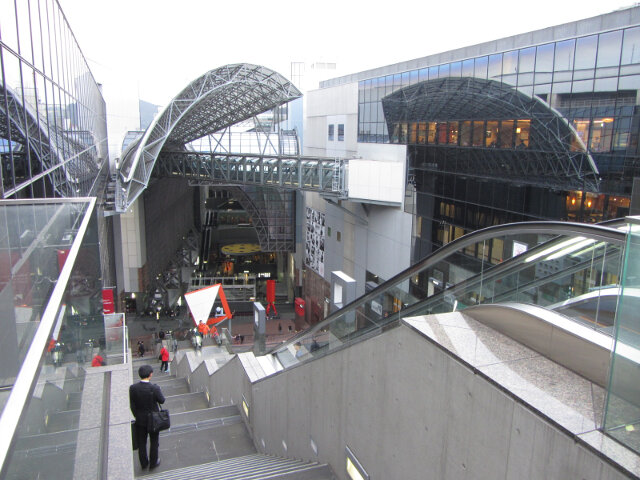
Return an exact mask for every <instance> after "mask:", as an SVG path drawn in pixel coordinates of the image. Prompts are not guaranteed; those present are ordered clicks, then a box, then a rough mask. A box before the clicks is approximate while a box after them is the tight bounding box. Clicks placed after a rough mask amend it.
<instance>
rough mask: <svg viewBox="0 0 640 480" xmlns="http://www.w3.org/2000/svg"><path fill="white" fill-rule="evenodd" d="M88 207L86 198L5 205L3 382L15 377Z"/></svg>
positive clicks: (0, 303) (0, 246)
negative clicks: (73, 201)
mask: <svg viewBox="0 0 640 480" xmlns="http://www.w3.org/2000/svg"><path fill="white" fill-rule="evenodd" d="M86 209H87V204H86V202H84V203H55V202H53V203H49V204H43V203H34V204H25V203H22V202H2V203H0V221H1V222H0V230H2V232H1V235H0V238H1V240H0V265H2V267H1V268H0V284H1V290H0V308H2V311H3V312H4V315H5V317H8V318H5V320H7V321H6V322H5V323H4V324H3V325H4V331H3V336H2V340H0V350H2V352H3V358H5V357H6V359H7V360H5V361H2V362H0V364H2V366H1V367H0V385H3V386H9V385H12V384H13V381H14V380H15V376H16V374H17V372H18V368H19V365H21V363H22V361H23V360H24V357H25V355H26V352H27V350H28V349H29V347H30V345H31V342H32V340H33V337H34V335H35V333H36V331H37V329H38V327H39V325H40V319H41V317H42V314H43V312H44V309H45V308H46V306H47V304H48V302H49V298H50V296H51V293H52V291H53V288H54V286H55V284H56V282H57V280H58V276H59V274H60V271H61V269H62V266H63V265H64V261H65V258H66V255H67V254H68V251H69V248H70V247H71V244H72V242H73V240H74V239H75V237H76V233H77V228H78V223H79V222H80V221H81V219H82V217H83V215H84V213H85V212H86Z"/></svg>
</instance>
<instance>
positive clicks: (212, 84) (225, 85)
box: [116, 63, 302, 211]
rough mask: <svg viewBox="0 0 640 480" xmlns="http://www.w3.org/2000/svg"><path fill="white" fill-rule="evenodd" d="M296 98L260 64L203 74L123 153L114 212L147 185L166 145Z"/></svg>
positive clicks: (294, 92)
mask: <svg viewBox="0 0 640 480" xmlns="http://www.w3.org/2000/svg"><path fill="white" fill-rule="evenodd" d="M300 96H302V94H301V93H300V91H299V90H298V89H297V88H296V87H295V86H294V85H293V84H292V83H291V82H289V81H288V80H286V79H285V78H284V77H283V76H282V75H280V74H279V73H277V72H275V71H273V70H270V69H268V68H266V67H262V66H259V65H252V64H247V63H242V64H233V65H225V66H223V67H220V68H217V69H215V70H211V71H209V72H207V73H205V74H204V75H202V76H201V77H199V78H198V79H196V80H194V81H193V82H191V83H190V84H189V85H188V86H187V87H186V88H185V89H184V90H182V92H180V93H179V94H178V95H177V96H176V97H175V98H174V99H173V100H172V101H171V102H170V103H169V105H168V106H167V107H166V108H165V109H164V110H163V111H162V112H161V113H160V114H159V115H158V116H157V117H156V118H155V119H154V121H153V122H152V124H151V125H150V126H149V128H148V129H147V130H146V131H145V133H144V135H143V136H142V138H141V139H140V141H139V142H138V143H137V145H136V146H135V147H133V148H130V149H129V150H128V151H127V152H124V154H123V158H122V162H121V166H120V174H119V181H120V182H121V187H120V188H122V194H121V196H120V197H119V198H120V201H119V202H117V203H116V210H117V211H126V209H127V208H128V206H129V205H131V203H132V202H133V201H134V200H135V199H136V198H137V197H138V196H139V195H140V194H141V193H142V191H143V190H144V189H145V188H146V186H147V185H148V183H149V180H150V178H151V173H152V170H153V168H154V166H155V163H156V161H157V159H158V156H159V155H160V152H161V150H162V149H163V147H164V146H165V144H171V145H173V146H177V147H180V146H184V145H185V144H187V143H188V142H190V141H192V140H195V139H198V138H202V137H204V136H206V135H209V134H212V133H214V132H217V131H219V130H222V129H223V128H225V127H228V126H230V125H233V124H236V123H238V122H241V121H244V120H247V119H249V118H251V117H253V116H255V115H257V114H259V113H263V112H266V111H268V110H271V109H273V108H275V107H278V106H280V105H282V104H284V103H286V102H289V101H291V100H294V99H296V98H299V97H300Z"/></svg>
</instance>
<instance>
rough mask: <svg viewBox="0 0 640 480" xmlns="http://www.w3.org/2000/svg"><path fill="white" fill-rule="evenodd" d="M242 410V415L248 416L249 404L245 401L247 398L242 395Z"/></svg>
mask: <svg viewBox="0 0 640 480" xmlns="http://www.w3.org/2000/svg"><path fill="white" fill-rule="evenodd" d="M242 410H243V411H244V415H245V416H246V417H247V418H249V404H248V403H247V399H246V398H244V395H242Z"/></svg>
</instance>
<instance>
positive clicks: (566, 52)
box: [554, 40, 576, 71]
mask: <svg viewBox="0 0 640 480" xmlns="http://www.w3.org/2000/svg"><path fill="white" fill-rule="evenodd" d="M575 48H576V41H575V40H566V41H564V42H558V43H557V44H556V57H555V67H554V70H555V71H562V70H572V69H573V54H574V51H575Z"/></svg>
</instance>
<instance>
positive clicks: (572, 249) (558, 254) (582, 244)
mask: <svg viewBox="0 0 640 480" xmlns="http://www.w3.org/2000/svg"><path fill="white" fill-rule="evenodd" d="M594 243H596V241H595V240H593V239H591V238H587V239H584V240H583V241H581V242H578V243H576V244H575V245H571V246H569V247H566V248H563V249H562V250H560V251H559V252H556V253H554V254H553V255H550V256H548V257H547V258H545V260H555V259H557V258H561V257H564V256H565V255H569V254H571V253H573V252H576V251H578V250H582V249H583V248H584V247H586V246H588V245H592V244H594Z"/></svg>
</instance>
